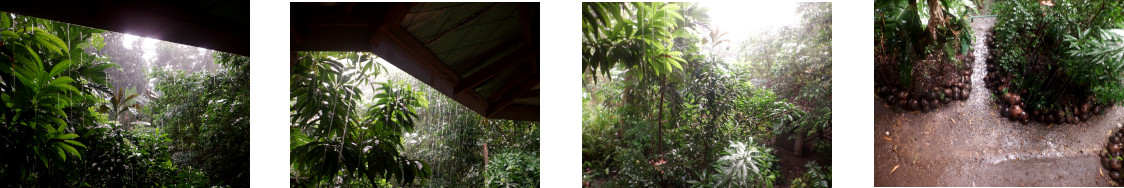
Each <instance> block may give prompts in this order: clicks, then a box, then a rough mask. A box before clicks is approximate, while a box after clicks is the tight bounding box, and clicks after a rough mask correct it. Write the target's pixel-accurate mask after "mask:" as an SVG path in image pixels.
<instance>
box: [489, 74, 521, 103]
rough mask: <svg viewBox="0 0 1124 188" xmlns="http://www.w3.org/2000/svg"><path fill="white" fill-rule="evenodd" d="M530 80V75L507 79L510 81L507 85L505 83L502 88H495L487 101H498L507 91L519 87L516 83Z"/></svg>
mask: <svg viewBox="0 0 1124 188" xmlns="http://www.w3.org/2000/svg"><path fill="white" fill-rule="evenodd" d="M530 78H531V74H516V75H515V77H513V78H509V79H508V80H511V81H510V82H509V83H506V84H505V85H503V86H502V87H500V88H497V89H496V90H495V91H493V92H492V94H491V95H490V96H488V101H489V102H491V101H498V100H500V98H502V97H503V95H501V94H503V93H507V92H508V91H511V90H512V89H514V88H515V87H518V86H520V84H518V83H519V82H518V81H523V80H527V79H530Z"/></svg>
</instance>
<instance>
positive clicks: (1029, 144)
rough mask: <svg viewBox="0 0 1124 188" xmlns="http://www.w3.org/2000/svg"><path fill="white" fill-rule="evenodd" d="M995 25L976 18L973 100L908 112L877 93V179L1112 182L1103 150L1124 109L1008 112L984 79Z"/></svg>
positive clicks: (891, 182) (878, 182)
mask: <svg viewBox="0 0 1124 188" xmlns="http://www.w3.org/2000/svg"><path fill="white" fill-rule="evenodd" d="M994 24H995V18H994V17H991V18H977V19H975V20H973V22H972V29H973V30H975V32H974V34H975V35H976V36H975V39H976V40H975V42H973V45H974V46H975V54H976V57H977V58H976V62H975V63H974V64H973V69H974V71H973V73H972V76H971V79H972V87H973V90H972V93H971V97H970V98H969V99H968V100H967V101H955V102H952V103H949V105H947V106H945V107H943V108H940V109H937V110H936V111H933V112H929V113H915V112H910V113H901V112H894V111H893V110H891V109H889V108H887V107H886V106H885V104H884V103H883V102H882V101H880V100H878V99H875V100H874V101H875V102H874V139H875V141H874V185H875V186H1111V185H1112V183H1111V181H1110V180H1109V179H1108V177H1107V173H1108V172H1107V171H1104V170H1103V169H1102V168H1101V167H1100V162H1099V158H1098V157H1097V154H1098V152H1099V151H1100V150H1101V148H1103V147H1104V144H1105V143H1106V142H1107V139H1108V135H1109V133H1111V132H1112V131H1113V129H1115V128H1117V127H1118V126H1120V122H1124V109H1122V108H1121V107H1120V106H1115V107H1112V108H1110V109H1108V110H1106V111H1105V114H1104V115H1101V116H1096V117H1092V118H1090V119H1089V120H1088V121H1085V122H1083V123H1080V124H1065V125H1058V124H1043V123H1039V122H1031V123H1030V124H1028V125H1022V124H1019V123H1017V122H1013V121H1009V120H1006V119H1004V118H1002V117H1001V116H1000V115H999V114H997V113H998V112H999V110H998V109H997V108H998V106H996V105H995V104H996V103H995V101H994V100H996V99H995V98H994V97H993V96H991V94H990V93H989V92H988V90H987V89H986V88H984V81H983V78H984V76H985V75H986V74H987V70H986V68H985V67H986V65H985V64H984V60H985V59H986V55H987V47H986V46H985V45H983V40H984V39H985V36H984V35H986V32H985V31H987V30H990V29H991V27H992V26H994ZM871 97H874V96H873V93H872V94H871Z"/></svg>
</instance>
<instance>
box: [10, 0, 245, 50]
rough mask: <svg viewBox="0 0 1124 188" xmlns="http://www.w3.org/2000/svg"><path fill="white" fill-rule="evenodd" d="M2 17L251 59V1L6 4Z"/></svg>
mask: <svg viewBox="0 0 1124 188" xmlns="http://www.w3.org/2000/svg"><path fill="white" fill-rule="evenodd" d="M0 11H5V12H11V13H16V14H21V15H27V16H33V17H39V18H44V19H49V20H55V21H61V22H66V23H70V24H75V25H81V26H86V27H92V28H98V29H103V30H108V31H115V32H120V33H127V34H131V35H136V36H141V37H147V38H154V39H160V40H164V41H168V42H175V43H180V44H186V45H190V46H196V47H200V48H207V49H211V50H215V51H222V52H227V53H232V54H238V55H243V56H247V57H248V56H250V2H249V1H226V0H165V1H142V0H84V1H59V0H29V1H4V3H3V5H0Z"/></svg>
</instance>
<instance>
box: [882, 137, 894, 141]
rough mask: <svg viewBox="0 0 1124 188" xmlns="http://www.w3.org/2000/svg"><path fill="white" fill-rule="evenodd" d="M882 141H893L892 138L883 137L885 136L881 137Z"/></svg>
mask: <svg viewBox="0 0 1124 188" xmlns="http://www.w3.org/2000/svg"><path fill="white" fill-rule="evenodd" d="M882 139H886V140H889V141H894V139H893V138H890V137H885V136H883V137H882Z"/></svg>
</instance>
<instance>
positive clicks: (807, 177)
mask: <svg viewBox="0 0 1124 188" xmlns="http://www.w3.org/2000/svg"><path fill="white" fill-rule="evenodd" d="M804 167H807V168H808V172H804V175H803V176H800V177H799V178H796V179H794V180H792V187H799V188H803V187H811V188H829V187H831V166H827V167H821V166H820V165H817V164H816V162H808V164H805V165H804Z"/></svg>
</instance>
